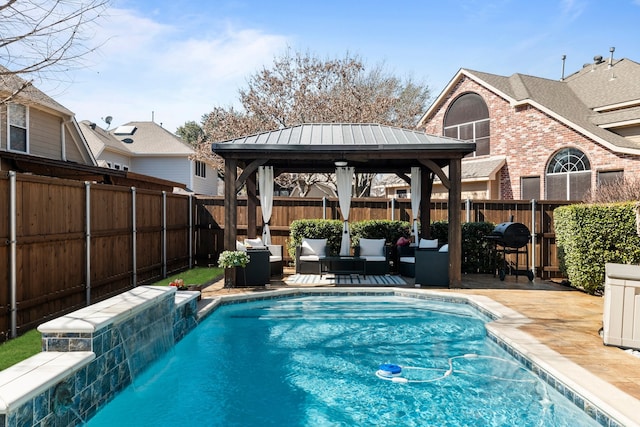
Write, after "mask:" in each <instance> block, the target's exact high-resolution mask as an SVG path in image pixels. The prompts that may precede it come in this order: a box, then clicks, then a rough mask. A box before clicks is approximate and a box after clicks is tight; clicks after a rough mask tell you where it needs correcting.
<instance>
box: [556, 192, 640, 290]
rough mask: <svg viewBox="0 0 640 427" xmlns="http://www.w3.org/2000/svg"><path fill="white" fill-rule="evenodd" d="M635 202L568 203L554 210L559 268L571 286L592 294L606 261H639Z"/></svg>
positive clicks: (600, 286)
mask: <svg viewBox="0 0 640 427" xmlns="http://www.w3.org/2000/svg"><path fill="white" fill-rule="evenodd" d="M634 206H635V204H634V203H616V204H602V205H570V206H562V207H559V208H556V209H555V210H554V211H553V220H554V227H555V233H556V244H557V247H558V258H559V261H560V269H561V271H562V272H563V273H564V274H565V275H566V276H567V278H568V279H569V281H570V282H571V286H573V287H576V288H579V289H583V290H584V291H586V292H589V293H591V294H595V293H598V292H600V291H601V290H602V289H603V285H604V276H605V263H607V262H612V263H620V264H638V263H640V237H638V235H637V234H636V216H635V210H634Z"/></svg>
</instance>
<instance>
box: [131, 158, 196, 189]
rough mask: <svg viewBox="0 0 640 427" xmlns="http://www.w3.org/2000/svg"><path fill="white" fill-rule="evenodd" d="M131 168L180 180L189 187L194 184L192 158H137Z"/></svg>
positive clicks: (163, 177)
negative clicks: (192, 180) (192, 179)
mask: <svg viewBox="0 0 640 427" xmlns="http://www.w3.org/2000/svg"><path fill="white" fill-rule="evenodd" d="M131 170H132V171H134V172H136V173H140V174H143V175H150V176H155V177H156V178H162V179H166V180H169V181H175V182H179V183H181V184H184V185H186V186H187V187H188V188H191V185H192V182H191V167H190V160H189V159H188V158H186V157H177V156H176V157H147V158H135V159H134V160H133V165H132V167H131Z"/></svg>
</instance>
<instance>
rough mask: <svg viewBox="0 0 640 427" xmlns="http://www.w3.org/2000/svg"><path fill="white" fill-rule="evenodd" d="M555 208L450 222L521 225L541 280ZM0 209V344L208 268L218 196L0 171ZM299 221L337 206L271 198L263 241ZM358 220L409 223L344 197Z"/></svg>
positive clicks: (479, 212) (516, 204) (514, 209)
mask: <svg viewBox="0 0 640 427" xmlns="http://www.w3.org/2000/svg"><path fill="white" fill-rule="evenodd" d="M563 204H566V203H563V202H535V203H534V202H527V201H499V200H490V201H473V203H471V202H466V203H463V204H462V205H461V206H460V215H461V220H462V221H463V222H464V221H491V222H494V223H500V222H504V221H508V220H510V219H513V220H514V221H516V222H522V223H524V224H525V225H527V227H529V228H530V229H531V230H532V231H533V232H534V235H535V245H533V246H534V248H535V250H533V251H531V255H532V259H533V263H534V268H535V269H536V274H537V276H538V277H542V278H550V277H555V276H557V275H558V274H559V269H558V261H557V254H556V247H555V238H554V231H553V209H554V208H555V207H557V206H560V205H563ZM0 206H1V208H0V280H2V281H3V285H0V289H1V291H0V342H3V341H5V340H7V339H8V338H10V337H13V336H15V335H17V334H20V333H22V332H24V331H27V330H29V329H32V328H34V327H35V326H37V325H38V324H40V323H42V322H44V321H46V320H48V319H50V318H53V317H57V316H60V315H62V314H65V313H68V312H70V311H73V310H76V309H78V308H81V307H84V306H86V305H88V304H91V303H95V302H97V301H100V300H102V299H106V298H108V297H110V296H112V295H115V294H117V293H120V292H123V291H125V290H128V289H131V288H132V287H133V286H136V285H139V284H144V283H150V282H154V281H156V280H159V279H161V278H163V277H166V276H167V274H168V273H172V272H175V271H180V270H183V269H186V268H189V267H191V266H192V264H193V261H194V260H196V261H197V262H198V263H199V264H201V265H215V264H216V260H217V259H218V254H219V253H220V252H221V251H222V250H223V241H224V239H223V234H224V209H225V207H224V198H223V197H197V198H196V197H190V196H184V195H176V194H171V193H165V192H159V191H151V190H141V189H135V188H130V187H119V186H110V185H102V184H91V183H83V182H78V181H69V180H62V179H56V178H48V177H40V176H34V175H28V174H17V173H14V172H0ZM246 218H247V203H246V198H240V200H239V206H238V219H239V222H240V224H239V225H238V234H239V236H238V237H239V238H240V239H242V238H243V237H244V236H246V235H247V225H246ZM258 218H259V220H258V222H259V223H260V222H261V221H260V218H261V212H260V209H259V207H258ZM303 218H327V219H340V218H341V214H340V208H339V203H338V200H337V199H336V198H324V199H318V198H316V199H310V198H289V197H275V198H274V207H273V212H272V218H271V231H272V237H273V242H274V243H275V244H281V245H284V246H286V243H287V239H288V238H289V224H291V222H292V221H293V220H296V219H303ZM447 218H448V213H447V202H446V201H443V202H433V203H432V205H431V219H432V220H433V221H438V220H446V219H447ZM364 219H398V220H404V221H410V220H411V202H410V200H408V199H396V200H387V199H380V198H364V199H354V200H353V201H352V203H351V209H350V220H351V221H360V220H364ZM243 222H244V224H242V223H243ZM259 231H261V230H259ZM285 253H286V251H285Z"/></svg>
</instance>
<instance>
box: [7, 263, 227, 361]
mask: <svg viewBox="0 0 640 427" xmlns="http://www.w3.org/2000/svg"><path fill="white" fill-rule="evenodd" d="M223 274H224V269H223V268H218V267H196V268H192V269H191V270H186V271H183V272H182V273H178V274H174V275H173V276H170V277H167V278H166V279H162V280H160V281H158V282H155V283H153V284H154V285H159V286H160V285H165V286H167V285H169V283H171V282H172V281H174V280H175V279H183V280H184V283H185V285H205V284H209V283H211V282H212V281H213V280H215V279H216V278H218V277H221V276H222V275H223ZM41 349H42V344H41V337H40V332H38V331H37V330H36V329H33V330H31V331H29V332H27V333H26V334H24V335H21V336H19V337H17V338H14V339H12V340H9V341H7V342H6V343H3V344H0V371H1V370H3V369H6V368H8V367H9V366H11V365H15V364H16V363H18V362H20V361H22V360H24V359H27V358H29V357H31V356H33V355H34V354H37V353H40V350H41Z"/></svg>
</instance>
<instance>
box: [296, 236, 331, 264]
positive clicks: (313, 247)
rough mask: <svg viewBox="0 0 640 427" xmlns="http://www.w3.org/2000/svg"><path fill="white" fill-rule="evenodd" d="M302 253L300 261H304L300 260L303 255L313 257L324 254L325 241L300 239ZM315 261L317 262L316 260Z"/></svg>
mask: <svg viewBox="0 0 640 427" xmlns="http://www.w3.org/2000/svg"><path fill="white" fill-rule="evenodd" d="M301 247H302V251H301V253H300V255H301V257H300V259H301V260H303V261H306V260H305V259H303V258H302V256H305V255H315V256H316V257H317V256H320V255H324V254H325V250H326V247H327V239H307V238H304V239H302V245H301ZM316 261H317V260H316Z"/></svg>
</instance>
